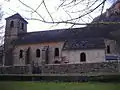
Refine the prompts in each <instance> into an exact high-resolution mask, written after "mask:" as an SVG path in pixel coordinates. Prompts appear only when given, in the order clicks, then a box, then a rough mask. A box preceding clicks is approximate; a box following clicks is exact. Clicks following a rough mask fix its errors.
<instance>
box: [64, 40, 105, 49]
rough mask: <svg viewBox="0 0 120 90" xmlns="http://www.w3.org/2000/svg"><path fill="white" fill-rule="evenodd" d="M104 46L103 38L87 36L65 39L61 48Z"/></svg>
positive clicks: (94, 47)
mask: <svg viewBox="0 0 120 90" xmlns="http://www.w3.org/2000/svg"><path fill="white" fill-rule="evenodd" d="M101 48H105V43H104V38H91V39H90V38H88V39H83V40H80V39H77V40H69V41H66V42H65V44H64V47H63V50H72V49H74V50H75V49H77V50H78V49H101Z"/></svg>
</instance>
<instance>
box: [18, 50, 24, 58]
mask: <svg viewBox="0 0 120 90" xmlns="http://www.w3.org/2000/svg"><path fill="white" fill-rule="evenodd" d="M19 57H20V58H23V50H20V54H19Z"/></svg>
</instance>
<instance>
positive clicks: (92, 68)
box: [0, 62, 120, 74]
mask: <svg viewBox="0 0 120 90" xmlns="http://www.w3.org/2000/svg"><path fill="white" fill-rule="evenodd" d="M119 68H120V65H119V64H118V62H102V63H83V64H61V65H60V64H59V65H42V66H39V67H35V68H33V67H31V66H30V65H29V66H5V67H0V74H30V73H33V74H38V73H42V74H69V73H70V74H72V73H77V74H81V73H107V72H108V73H116V72H119V71H120V69H119Z"/></svg>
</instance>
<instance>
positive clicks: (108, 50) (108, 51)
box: [107, 45, 110, 53]
mask: <svg viewBox="0 0 120 90" xmlns="http://www.w3.org/2000/svg"><path fill="white" fill-rule="evenodd" d="M107 53H110V46H109V45H107Z"/></svg>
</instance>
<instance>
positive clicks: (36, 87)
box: [0, 81, 120, 90]
mask: <svg viewBox="0 0 120 90" xmlns="http://www.w3.org/2000/svg"><path fill="white" fill-rule="evenodd" d="M0 90H120V83H98V82H85V83H82V82H81V83H77V82H72V83H69V82H68V83H67V82H56V83H55V82H15V81H13V82H12V81H11V82H0Z"/></svg>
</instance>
